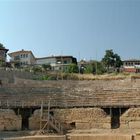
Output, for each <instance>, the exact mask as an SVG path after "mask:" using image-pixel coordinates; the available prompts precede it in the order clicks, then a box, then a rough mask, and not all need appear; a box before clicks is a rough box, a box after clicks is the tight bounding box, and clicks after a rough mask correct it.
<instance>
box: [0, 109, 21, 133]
mask: <svg viewBox="0 0 140 140" xmlns="http://www.w3.org/2000/svg"><path fill="white" fill-rule="evenodd" d="M2 130H21V116H17V115H16V114H15V112H14V111H13V110H10V109H0V131H2Z"/></svg>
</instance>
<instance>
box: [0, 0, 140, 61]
mask: <svg viewBox="0 0 140 140" xmlns="http://www.w3.org/2000/svg"><path fill="white" fill-rule="evenodd" d="M0 43H2V44H3V45H4V46H5V47H6V48H8V49H9V53H11V52H14V51H19V50H22V49H24V50H31V51H32V52H33V54H34V55H35V57H47V56H51V55H72V56H74V57H76V58H77V59H78V60H81V59H85V60H91V59H92V60H93V59H94V60H95V59H96V60H101V59H102V58H103V57H104V54H105V50H108V49H113V51H114V53H117V54H118V55H120V56H121V58H122V60H124V59H140V0H0Z"/></svg>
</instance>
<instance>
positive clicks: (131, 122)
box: [120, 108, 140, 129]
mask: <svg viewBox="0 0 140 140" xmlns="http://www.w3.org/2000/svg"><path fill="white" fill-rule="evenodd" d="M120 127H121V128H124V129H128V128H130V129H140V108H130V109H128V110H127V111H126V112H125V113H124V114H123V115H122V116H121V117H120Z"/></svg>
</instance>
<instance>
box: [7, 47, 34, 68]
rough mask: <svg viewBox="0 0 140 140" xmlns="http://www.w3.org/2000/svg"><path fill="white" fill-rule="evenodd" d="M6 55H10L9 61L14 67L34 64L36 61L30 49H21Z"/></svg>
mask: <svg viewBox="0 0 140 140" xmlns="http://www.w3.org/2000/svg"><path fill="white" fill-rule="evenodd" d="M8 55H9V56H10V57H11V59H10V62H11V63H12V64H13V65H14V66H15V67H25V66H28V65H34V64H35V62H36V59H35V57H34V55H33V53H32V51H27V50H23V49H22V50H21V51H16V52H12V53H9V54H8Z"/></svg>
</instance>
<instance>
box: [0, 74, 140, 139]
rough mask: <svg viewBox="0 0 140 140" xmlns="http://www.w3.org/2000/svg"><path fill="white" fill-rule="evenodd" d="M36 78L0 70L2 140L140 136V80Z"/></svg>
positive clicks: (129, 78)
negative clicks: (40, 79)
mask: <svg viewBox="0 0 140 140" xmlns="http://www.w3.org/2000/svg"><path fill="white" fill-rule="evenodd" d="M33 76H34V75H30V74H28V73H23V72H22V74H21V72H19V73H17V72H13V71H8V72H7V71H1V72H0V77H1V81H2V83H1V85H0V139H2V140H103V139H105V140H140V79H139V78H137V77H127V78H118V79H101V80H48V81H37V80H31V79H32V77H33ZM29 132H30V133H29ZM16 134H17V135H16ZM27 134H28V135H27Z"/></svg>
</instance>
